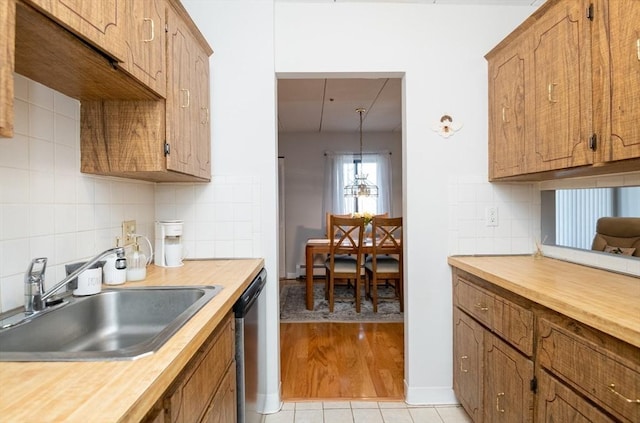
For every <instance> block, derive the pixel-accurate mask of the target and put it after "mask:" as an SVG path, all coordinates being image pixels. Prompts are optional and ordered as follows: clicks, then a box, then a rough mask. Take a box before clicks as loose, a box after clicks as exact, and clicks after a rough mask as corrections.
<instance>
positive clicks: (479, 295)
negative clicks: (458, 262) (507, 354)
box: [454, 278, 497, 329]
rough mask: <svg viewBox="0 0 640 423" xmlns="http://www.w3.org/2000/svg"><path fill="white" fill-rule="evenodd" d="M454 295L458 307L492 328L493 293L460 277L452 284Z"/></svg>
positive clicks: (494, 306) (493, 313) (493, 312)
mask: <svg viewBox="0 0 640 423" xmlns="http://www.w3.org/2000/svg"><path fill="white" fill-rule="evenodd" d="M454 295H455V299H456V302H457V305H458V307H460V308H461V309H463V310H464V311H466V312H467V313H468V314H470V315H471V316H473V317H475V318H476V319H477V320H479V321H480V322H481V323H484V324H485V325H486V326H487V327H489V329H493V326H494V323H493V322H494V319H495V317H494V316H495V315H496V314H497V313H496V304H495V303H494V295H493V294H492V293H490V292H488V291H485V290H484V289H482V288H479V287H477V286H475V285H472V284H471V282H468V281H466V280H464V279H462V278H458V280H457V283H456V284H454Z"/></svg>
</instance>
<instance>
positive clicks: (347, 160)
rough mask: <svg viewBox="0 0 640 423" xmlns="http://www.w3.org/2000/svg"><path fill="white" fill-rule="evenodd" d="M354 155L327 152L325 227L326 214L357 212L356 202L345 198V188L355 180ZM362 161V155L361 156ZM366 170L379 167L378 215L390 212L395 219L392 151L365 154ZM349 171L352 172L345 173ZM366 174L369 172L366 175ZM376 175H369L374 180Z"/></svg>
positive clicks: (377, 181) (324, 202) (377, 173)
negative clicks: (354, 210) (373, 166)
mask: <svg viewBox="0 0 640 423" xmlns="http://www.w3.org/2000/svg"><path fill="white" fill-rule="evenodd" d="M354 158H356V156H355V155H354V154H351V153H333V152H327V153H325V174H324V198H323V201H322V219H323V225H322V226H323V227H324V225H325V223H324V216H326V213H336V214H345V213H350V212H352V211H353V202H352V201H351V200H347V199H345V196H344V187H345V185H347V184H348V183H349V182H351V178H353V168H354V164H353V160H354ZM357 158H359V156H358V157H357ZM362 162H363V165H364V166H365V167H367V164H373V165H375V168H376V172H375V179H374V181H375V184H376V185H378V198H377V200H376V213H389V216H393V210H392V203H391V198H392V193H391V186H392V185H391V182H392V181H391V157H390V154H389V152H381V153H371V154H365V155H363V157H362ZM345 169H347V170H348V171H346V172H345ZM365 173H366V172H365ZM372 176H374V175H369V177H370V180H371V179H372V178H371V177H372Z"/></svg>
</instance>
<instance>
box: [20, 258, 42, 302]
mask: <svg viewBox="0 0 640 423" xmlns="http://www.w3.org/2000/svg"><path fill="white" fill-rule="evenodd" d="M46 268H47V258H46V257H38V258H34V259H33V260H31V264H30V265H29V268H28V269H27V273H26V274H25V276H24V301H25V303H24V305H25V310H26V311H27V313H32V312H33V311H38V310H42V309H43V308H44V304H43V303H44V302H43V301H42V294H44V271H45V269H46Z"/></svg>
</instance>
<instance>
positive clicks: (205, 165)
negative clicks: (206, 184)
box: [192, 48, 211, 179]
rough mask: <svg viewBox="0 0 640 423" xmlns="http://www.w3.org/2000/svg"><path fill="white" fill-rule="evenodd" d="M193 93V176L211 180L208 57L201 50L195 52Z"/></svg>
mask: <svg viewBox="0 0 640 423" xmlns="http://www.w3.org/2000/svg"><path fill="white" fill-rule="evenodd" d="M193 72H194V74H193V78H192V80H193V82H194V91H195V104H196V106H197V109H195V110H194V112H195V113H194V114H193V117H194V120H193V124H192V129H193V140H194V141H193V142H194V149H195V152H196V155H195V175H196V176H199V177H201V178H205V179H210V178H211V129H210V128H211V124H210V112H209V56H208V55H207V54H206V53H205V52H203V51H202V50H201V49H199V48H198V49H197V50H196V62H195V66H194V67H193Z"/></svg>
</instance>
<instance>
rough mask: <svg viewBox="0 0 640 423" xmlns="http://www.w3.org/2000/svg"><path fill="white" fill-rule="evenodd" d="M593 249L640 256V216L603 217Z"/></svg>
mask: <svg viewBox="0 0 640 423" xmlns="http://www.w3.org/2000/svg"><path fill="white" fill-rule="evenodd" d="M591 249H592V250H597V251H605V252H608V253H614V254H624V255H632V256H634V257H640V217H601V218H600V219H598V222H597V223H596V235H595V237H594V238H593V243H592V244H591Z"/></svg>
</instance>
